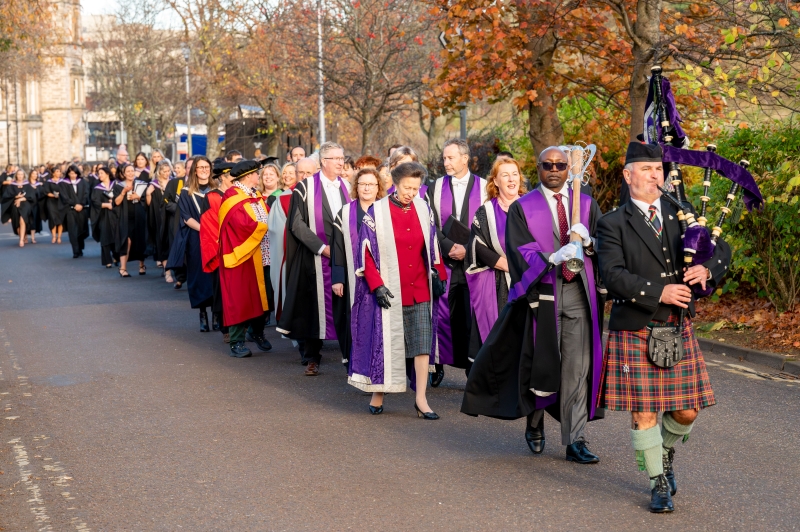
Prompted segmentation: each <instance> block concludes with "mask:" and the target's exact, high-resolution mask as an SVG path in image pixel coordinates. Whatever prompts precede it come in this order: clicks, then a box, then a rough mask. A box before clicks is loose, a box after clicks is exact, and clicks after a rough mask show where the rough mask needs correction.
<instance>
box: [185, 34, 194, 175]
mask: <svg viewBox="0 0 800 532" xmlns="http://www.w3.org/2000/svg"><path fill="white" fill-rule="evenodd" d="M183 58H184V59H186V70H185V75H186V160H187V161H188V160H189V158H190V157H191V156H192V104H191V102H190V101H189V45H188V44H184V45H183Z"/></svg>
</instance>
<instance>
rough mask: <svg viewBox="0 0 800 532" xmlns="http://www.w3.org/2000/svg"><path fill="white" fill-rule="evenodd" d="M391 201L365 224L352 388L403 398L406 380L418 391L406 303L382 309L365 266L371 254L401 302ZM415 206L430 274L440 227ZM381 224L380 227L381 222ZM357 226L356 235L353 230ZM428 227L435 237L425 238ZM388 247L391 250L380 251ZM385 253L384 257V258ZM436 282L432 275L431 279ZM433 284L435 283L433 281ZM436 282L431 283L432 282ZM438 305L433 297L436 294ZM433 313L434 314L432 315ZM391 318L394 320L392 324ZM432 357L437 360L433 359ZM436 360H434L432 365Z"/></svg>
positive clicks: (424, 207)
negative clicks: (404, 330) (405, 328)
mask: <svg viewBox="0 0 800 532" xmlns="http://www.w3.org/2000/svg"><path fill="white" fill-rule="evenodd" d="M389 201H390V200H389V198H383V199H381V200H378V201H376V202H375V203H374V204H373V205H372V206H371V207H370V208H369V211H368V213H367V216H366V217H365V218H364V222H363V223H362V224H361V231H360V233H359V241H358V244H355V243H354V245H353V247H354V248H355V247H356V246H358V256H357V257H356V259H355V262H354V270H355V272H356V282H355V284H356V287H355V296H354V298H353V303H352V305H353V307H352V318H351V321H350V331H351V334H352V336H353V348H352V353H351V356H350V369H349V372H348V383H349V384H351V385H353V386H355V387H356V388H358V389H360V390H362V391H366V392H375V391H382V392H388V393H392V392H403V391H405V390H406V382H405V381H406V378H408V379H410V381H411V389H412V390H414V389H415V387H416V379H415V373H414V366H413V365H410V366H407V365H406V364H405V344H404V341H403V335H402V334H399V333H398V327H402V324H403V307H402V304H401V303H399V302H398V303H393V304H392V307H391V308H389V309H381V308H380V307H379V306H378V304H377V302H376V300H375V296H374V295H373V294H372V293H371V292H370V290H369V286H368V285H367V281H366V280H365V279H364V275H363V271H364V261H365V258H364V257H365V255H366V250H367V249H369V252H370V254H371V255H372V258H373V260H374V261H375V266H376V267H377V268H378V270H379V271H380V272H381V274H382V277H383V278H384V279H385V280H386V281H387V282H386V285H385V286H386V287H387V288H389V289H390V290H392V292H393V293H394V294H395V300H399V298H400V292H401V290H402V287H401V286H400V284H399V283H400V280H399V279H400V276H399V273H398V272H397V271H396V268H397V267H398V265H397V264H396V259H394V261H395V263H394V264H392V260H391V259H392V257H393V256H395V255H396V243H395V239H394V233H393V232H390V231H391V227H390V226H391V214H390V209H391V207H390V206H389ZM413 205H414V208H415V210H416V211H417V217H418V218H419V220H420V225H421V228H422V231H423V235H424V236H425V240H426V246H427V247H428V251H429V254H426V257H425V258H426V259H427V260H426V262H427V264H426V266H428V271H429V272H430V270H431V269H432V268H431V265H432V264H434V263H435V262H436V259H437V256H438V252H439V250H438V248H437V247H436V246H435V245H434V243H435V242H436V226H435V224H431V223H430V215H429V213H430V208H429V207H428V204H427V203H425V201H424V200H422V199H420V198H414V200H413ZM380 218H382V219H383V221H382V222H381V225H382V227H380V228H379V227H378V226H377V224H376V221H375V220H376V219H378V220H379V221H381V220H380ZM353 225H354V224H353V222H351V230H352V227H353ZM426 225H427V226H428V227H429V231H430V232H429V233H428V234H427V235H426V234H425V229H426ZM381 243H383V245H384V246H385V247H387V248H388V247H390V246H391V248H390V249H384V250H381V249H380V245H381ZM382 251H383V252H384V256H383V257H382V254H381V252H382ZM429 276H430V273H429ZM429 279H430V277H429ZM429 282H430V281H429ZM431 297H432V299H435V298H433V294H431ZM432 310H433V309H432ZM390 318H391V319H390ZM431 320H432V323H431V330H436V320H437V317H436V312H431ZM435 348H436V336H435V335H432V337H431V353H433V352H435ZM431 356H432V355H431ZM432 363H433V360H431V364H432Z"/></svg>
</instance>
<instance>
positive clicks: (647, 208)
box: [631, 198, 664, 227]
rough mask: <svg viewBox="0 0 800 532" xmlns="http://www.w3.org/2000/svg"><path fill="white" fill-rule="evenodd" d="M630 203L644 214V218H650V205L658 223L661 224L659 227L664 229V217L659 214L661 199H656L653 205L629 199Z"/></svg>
mask: <svg viewBox="0 0 800 532" xmlns="http://www.w3.org/2000/svg"><path fill="white" fill-rule="evenodd" d="M631 201H632V202H633V204H634V205H636V206H637V207H639V210H640V211H642V212H643V213H644V215H645V216H647V217H648V218H650V205H652V206H653V207H655V208H656V217H657V218H658V221H659V222H661V227H664V216H663V215H662V214H661V198H658V199H657V200H655V201H654V202H653V203H647V202H645V201H641V200H637V199H633V198H631Z"/></svg>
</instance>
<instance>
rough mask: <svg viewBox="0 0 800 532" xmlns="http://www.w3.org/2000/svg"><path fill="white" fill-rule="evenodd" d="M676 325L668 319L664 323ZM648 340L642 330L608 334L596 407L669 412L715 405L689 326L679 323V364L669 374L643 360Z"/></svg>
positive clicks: (647, 333) (674, 318)
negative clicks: (680, 325) (681, 325)
mask: <svg viewBox="0 0 800 532" xmlns="http://www.w3.org/2000/svg"><path fill="white" fill-rule="evenodd" d="M677 320H678V319H677V317H676V316H670V319H669V321H668V322H667V323H676V322H677ZM651 325H653V324H651ZM658 325H661V323H658ZM648 336H649V331H648V329H647V328H646V327H645V328H643V329H639V330H638V331H609V332H608V343H607V344H606V352H605V356H604V357H603V373H602V380H601V382H600V395H599V397H598V400H597V403H598V407H601V408H608V409H610V410H627V411H631V412H673V411H675V410H689V409H692V408H705V407H707V406H712V405H714V404H715V403H716V400H715V399H714V391H713V390H712V389H711V380H710V379H709V378H708V372H707V371H706V363H705V361H704V360H703V353H701V352H700V346H699V345H698V344H697V338H695V336H694V328H693V327H692V322H691V320H690V319H689V318H685V321H684V327H683V359H682V360H681V361H680V362H679V363H678V364H677V365H675V366H673V367H671V368H659V367H658V366H656V365H655V364H653V363H652V362H650V360H649V359H648V358H647V338H648Z"/></svg>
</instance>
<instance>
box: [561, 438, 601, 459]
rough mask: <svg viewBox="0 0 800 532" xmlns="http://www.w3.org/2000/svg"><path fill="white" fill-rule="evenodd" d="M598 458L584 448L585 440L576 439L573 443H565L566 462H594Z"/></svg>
mask: <svg viewBox="0 0 800 532" xmlns="http://www.w3.org/2000/svg"><path fill="white" fill-rule="evenodd" d="M599 461H600V459H599V458H598V457H597V456H595V455H594V454H592V453H591V452H590V451H589V449H587V448H586V442H585V441H583V440H578V441H576V442H575V443H573V444H570V445H567V462H576V463H578V464H596V463H597V462H599Z"/></svg>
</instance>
